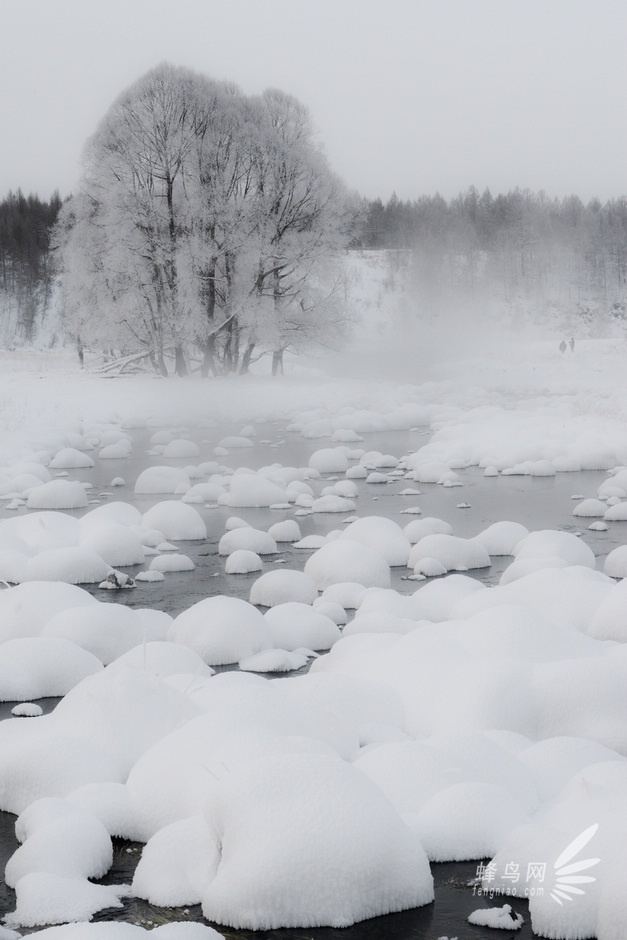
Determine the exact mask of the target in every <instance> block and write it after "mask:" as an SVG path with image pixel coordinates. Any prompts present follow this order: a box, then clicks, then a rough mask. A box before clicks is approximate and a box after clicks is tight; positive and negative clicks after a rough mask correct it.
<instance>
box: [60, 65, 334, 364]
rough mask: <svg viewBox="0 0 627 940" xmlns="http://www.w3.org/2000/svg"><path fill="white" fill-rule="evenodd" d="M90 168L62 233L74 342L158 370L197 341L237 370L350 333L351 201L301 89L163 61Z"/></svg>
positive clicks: (120, 106)
mask: <svg viewBox="0 0 627 940" xmlns="http://www.w3.org/2000/svg"><path fill="white" fill-rule="evenodd" d="M84 164H85V170H84V175H83V179H82V182H81V186H80V191H79V192H78V193H77V195H76V196H74V197H72V198H71V199H70V200H69V201H68V203H67V204H66V205H65V206H64V207H63V209H62V211H61V214H60V221H59V226H58V238H57V241H58V245H59V249H60V256H61V258H62V272H63V277H62V284H63V297H64V323H65V326H66V329H67V330H68V332H69V333H70V335H72V336H74V338H75V340H76V342H77V343H78V344H79V345H82V344H91V343H98V344H99V345H103V344H104V345H109V346H113V347H116V348H124V349H127V350H128V349H145V350H146V352H147V354H148V355H149V356H150V359H151V361H152V362H153V364H154V366H155V368H156V369H157V370H158V371H159V372H161V373H162V374H166V373H167V371H168V369H167V365H166V356H169V355H170V354H171V355H172V356H173V358H174V362H175V368H176V371H177V372H178V373H179V374H183V373H185V372H186V371H188V361H189V360H188V357H189V352H190V350H193V349H196V350H199V351H200V352H201V353H202V357H203V366H202V367H203V370H204V371H205V372H208V371H209V370H211V371H213V372H217V371H225V372H228V371H233V370H235V369H240V370H242V369H243V370H245V369H246V368H247V366H248V364H249V363H250V361H251V359H252V357H253V356H254V355H255V354H256V353H258V352H265V351H268V352H271V353H273V355H274V357H275V363H277V364H278V363H279V362H280V357H281V355H282V352H283V350H285V349H286V348H287V347H288V346H294V347H297V348H298V347H299V346H302V345H303V344H310V343H315V342H318V341H323V342H328V341H329V340H330V339H331V337H332V336H333V335H339V334H340V333H341V331H342V329H343V327H344V319H345V315H344V314H343V311H342V309H341V308H340V306H339V305H338V303H337V301H336V296H337V288H338V283H339V272H338V270H337V265H336V259H337V252H338V250H339V249H341V248H342V247H344V246H345V245H346V244H347V243H348V239H349V237H350V224H351V211H350V209H349V204H350V200H348V199H347V196H346V193H345V191H344V188H343V186H342V184H341V183H340V181H339V180H338V178H337V177H336V176H335V175H334V174H333V173H332V172H331V170H330V168H329V166H328V163H327V161H326V159H325V156H324V154H323V153H322V151H321V149H320V147H319V146H318V145H317V143H316V141H315V138H314V135H313V131H312V128H311V124H310V120H309V117H308V114H307V111H306V109H305V108H304V107H303V106H302V105H301V104H300V103H299V102H298V101H296V100H295V99H294V98H292V97H290V96H289V95H287V94H285V93H284V92H281V91H276V90H271V91H267V92H264V94H262V95H261V96H259V97H246V96H244V95H243V94H242V93H241V92H240V91H239V90H238V89H237V88H236V87H234V86H233V85H231V84H227V83H219V82H214V81H212V80H211V79H209V78H206V77H204V76H202V75H199V74H196V73H194V72H191V71H189V70H187V69H182V68H175V67H173V66H170V65H161V66H159V67H158V68H156V69H154V70H153V71H151V72H149V73H148V74H147V75H145V76H144V77H143V78H142V79H140V80H139V81H138V82H137V83H135V84H134V85H133V86H132V87H131V88H129V89H128V90H127V91H126V92H124V93H123V94H122V95H121V96H120V98H119V99H118V100H117V101H116V102H115V103H114V104H113V106H112V107H111V108H110V110H109V112H108V113H107V114H106V115H105V117H104V119H103V121H102V122H101V124H100V127H99V128H98V130H97V131H96V133H95V135H94V136H93V138H92V139H91V140H90V141H89V142H88V144H87V147H86V150H85V159H84Z"/></svg>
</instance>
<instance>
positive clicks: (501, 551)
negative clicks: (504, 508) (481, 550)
mask: <svg viewBox="0 0 627 940" xmlns="http://www.w3.org/2000/svg"><path fill="white" fill-rule="evenodd" d="M527 535H529V529H527V528H526V527H525V526H524V525H521V524H520V523H519V522H507V521H503V522H494V523H493V524H492V525H490V526H488V527H487V529H484V530H483V531H482V532H480V533H479V535H475V538H474V540H475V542H479V544H480V545H483V546H484V547H485V548H486V549H487V552H488V554H489V555H513V554H514V549H515V548H516V545H517V544H518V543H519V542H521V541H522V539H524V538H525V537H526V536H527Z"/></svg>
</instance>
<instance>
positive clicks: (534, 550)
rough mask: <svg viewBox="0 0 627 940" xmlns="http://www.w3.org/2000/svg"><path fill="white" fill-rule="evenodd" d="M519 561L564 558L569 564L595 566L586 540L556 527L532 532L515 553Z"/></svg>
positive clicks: (516, 547)
mask: <svg viewBox="0 0 627 940" xmlns="http://www.w3.org/2000/svg"><path fill="white" fill-rule="evenodd" d="M512 554H513V555H514V557H515V558H516V560H517V561H519V560H522V559H525V558H562V559H563V560H564V561H565V562H566V563H567V564H568V565H585V566H586V567H588V568H594V567H595V565H596V560H595V557H594V552H593V551H592V549H591V548H589V546H588V545H586V543H585V542H582V540H581V539H580V538H578V537H577V536H576V535H573V534H572V533H570V532H561V531H558V530H556V529H542V530H540V531H539V532H530V533H529V535H526V536H525V537H524V538H523V539H521V540H520V542H519V543H518V545H516V546H515V548H514V550H513V553H512Z"/></svg>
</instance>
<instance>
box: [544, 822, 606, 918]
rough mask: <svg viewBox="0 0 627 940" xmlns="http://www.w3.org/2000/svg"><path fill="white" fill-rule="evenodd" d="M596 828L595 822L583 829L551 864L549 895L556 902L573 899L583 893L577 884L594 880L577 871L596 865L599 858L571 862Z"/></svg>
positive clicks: (561, 902) (597, 825)
mask: <svg viewBox="0 0 627 940" xmlns="http://www.w3.org/2000/svg"><path fill="white" fill-rule="evenodd" d="M598 828H599V824H598V823H595V824H594V825H593V826H590V827H589V828H588V829H586V830H584V832H582V833H581V834H580V835H578V836H577V838H576V839H573V841H572V842H571V843H570V844H569V845H567V846H566V848H565V849H564V851H563V852H562V854H561V855H560V856H559V858H557V859H556V860H555V864H554V865H553V869H554V872H555V885H554V887H553V890H552V891H551V897H552V898H553V899H554V900H555V901H557V903H558V904H560V905H563V904H564V901H572V900H574V895H579V894H584V893H585V892H584V891H583V890H582V889H581V888H580V887H577V885H583V884H589V883H590V882H591V881H596V878H594V877H593V876H592V875H582V874H579V872H583V871H587V870H588V869H589V868H592V867H593V866H594V865H598V863H599V862H600V861H601V859H600V858H584V859H582V860H581V861H579V862H573V861H572V859H574V857H575V856H576V855H577V854H578V853H579V852H581V850H582V849H583V848H584V847H585V846H586V845H587V844H588V842H590V840H591V839H592V837H593V836H594V834H595V833H596V831H597V829H598Z"/></svg>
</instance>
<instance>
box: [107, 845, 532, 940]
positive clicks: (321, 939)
mask: <svg viewBox="0 0 627 940" xmlns="http://www.w3.org/2000/svg"><path fill="white" fill-rule="evenodd" d="M140 852H141V846H140V845H138V844H136V843H124V842H118V843H117V844H116V848H115V863H114V866H113V868H112V869H111V871H110V872H109V874H108V875H107V877H106V878H105V879H103V880H102V882H100V883H101V884H128V883H129V882H130V881H131V880H132V877H133V871H134V868H135V865H136V863H137V861H138V859H139V855H140ZM431 871H432V873H433V878H434V882H435V901H434V902H433V903H432V904H426V905H425V906H424V907H420V908H415V909H413V910H410V911H402V912H400V913H398V914H387V915H386V916H384V917H373V918H372V919H370V920H366V921H362V922H361V923H359V924H355V925H354V926H353V927H345V928H341V929H340V928H332V927H317V928H301V929H292V930H288V929H281V930H267V931H266V930H262V931H252V930H233V929H230V928H225V927H222V926H221V925H219V924H211V926H212V927H214V928H215V929H216V930H218V931H219V932H220V933H223V934H224V935H225V936H227V937H233V938H236V940H248V938H250V940H253V938H254V940H381V938H382V937H386V938H387V940H435V938H441V937H450V938H451V940H453V938H454V937H458V938H459V940H462V937H463V938H466V940H471V938H473V937H474V938H477V940H479V938H484V937H485V938H488V937H490V936H492V937H494V936H499V937H501V938H504V940H507V938H513V937H519V938H521V940H529V938H532V937H534V934H533V932H532V931H531V927H530V924H529V913H528V905H527V903H526V901H524V900H523V899H520V898H505V897H502V898H496V897H495V898H494V899H493V900H490V899H489V898H485V897H482V896H479V895H475V894H473V889H472V887H470V886H469V885H470V882H472V880H473V879H474V878H475V875H476V872H477V862H446V863H439V864H432V866H431ZM123 902H124V907H123V909H122V911H115V912H101V913H100V914H98V915H96V917H94V920H109V919H111V918H114V919H115V920H123V921H126V922H129V923H133V924H138V925H140V926H143V927H153V926H158V925H159V924H161V923H164V922H166V921H170V920H177V921H203V922H205V921H204V920H203V916H202V910H201V907H200V905H191V906H190V907H187V908H176V909H175V910H172V909H168V908H157V907H154V906H152V905H150V904H148V903H146V902H144V901H140V900H138V899H137V898H127V899H123ZM504 903H508V904H510V905H511V907H512V910H513V911H515V912H516V913H520V914H521V915H522V916H523V918H524V921H525V923H524V924H523V926H522V928H521V929H520V930H517V931H507V930H500V931H498V934H495V932H494V931H492V930H489V929H488V928H485V927H474V926H471V925H470V924H468V923H467V922H466V921H467V918H468V915H469V914H470V913H472V911H476V910H478V909H483V908H491V907H502V906H503V904H504Z"/></svg>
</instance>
